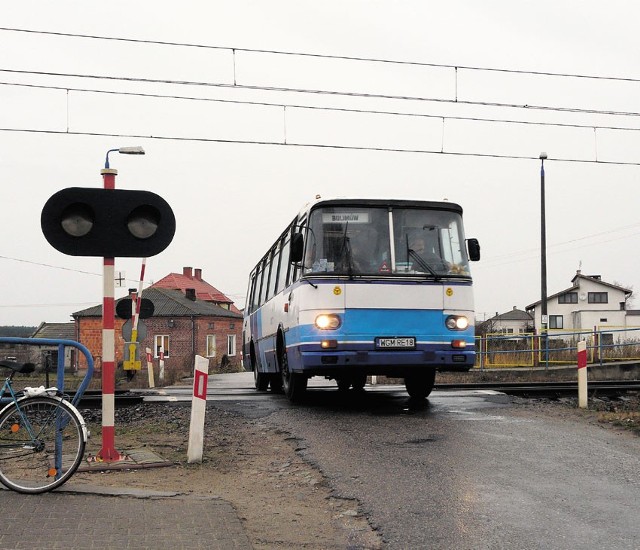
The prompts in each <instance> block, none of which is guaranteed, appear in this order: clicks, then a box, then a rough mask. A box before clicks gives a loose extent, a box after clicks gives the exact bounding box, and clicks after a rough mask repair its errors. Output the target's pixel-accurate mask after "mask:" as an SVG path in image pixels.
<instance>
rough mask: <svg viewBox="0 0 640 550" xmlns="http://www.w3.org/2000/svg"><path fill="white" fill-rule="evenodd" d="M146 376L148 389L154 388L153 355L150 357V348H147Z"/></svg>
mask: <svg viewBox="0 0 640 550" xmlns="http://www.w3.org/2000/svg"><path fill="white" fill-rule="evenodd" d="M147 375H148V376H149V387H150V388H155V387H156V383H155V382H154V380H153V355H151V348H147Z"/></svg>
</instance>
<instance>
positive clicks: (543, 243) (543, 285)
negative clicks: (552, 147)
mask: <svg viewBox="0 0 640 550" xmlns="http://www.w3.org/2000/svg"><path fill="white" fill-rule="evenodd" d="M546 159H547V153H545V152H542V153H540V325H541V329H542V332H543V335H544V358H545V359H544V363H545V368H547V367H548V366H549V345H548V344H549V341H548V331H547V329H548V323H549V317H548V315H547V230H546V212H545V196H544V161H545V160H546Z"/></svg>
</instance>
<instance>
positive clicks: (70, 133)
mask: <svg viewBox="0 0 640 550" xmlns="http://www.w3.org/2000/svg"><path fill="white" fill-rule="evenodd" d="M0 132H20V133H31V134H49V135H68V136H87V137H116V138H125V139H152V140H164V141H184V142H199V143H228V144H240V145H267V146H278V147H293V148H309V149H334V150H342V151H375V152H387V153H411V154H426V155H442V156H454V157H476V158H492V159H510V160H537V161H539V160H540V158H539V157H538V156H535V155H509V154H499V153H473V152H462V151H444V150H436V149H400V148H394V147H368V146H364V145H328V144H324V143H297V142H290V141H287V142H286V143H285V142H282V141H268V140H248V139H247V140H242V139H220V138H203V137H183V136H151V135H142V134H116V133H106V132H74V131H62V130H35V129H29V128H0ZM549 160H550V161H554V162H567V163H576V164H600V165H607V166H640V161H639V162H630V161H613V160H601V159H575V158H563V157H549Z"/></svg>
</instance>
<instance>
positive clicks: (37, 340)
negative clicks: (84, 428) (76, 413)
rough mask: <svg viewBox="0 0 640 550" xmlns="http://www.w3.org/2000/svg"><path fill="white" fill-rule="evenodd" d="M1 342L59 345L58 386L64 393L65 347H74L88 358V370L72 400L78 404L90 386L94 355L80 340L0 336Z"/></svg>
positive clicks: (27, 344) (28, 344)
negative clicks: (92, 355)
mask: <svg viewBox="0 0 640 550" xmlns="http://www.w3.org/2000/svg"><path fill="white" fill-rule="evenodd" d="M0 344H14V345H26V346H40V347H42V346H57V347H58V364H57V367H56V375H57V380H56V388H58V390H60V391H61V392H62V393H64V356H65V353H64V351H65V348H67V347H73V348H76V349H77V350H79V351H80V352H81V353H82V354H83V355H84V356H85V359H86V360H87V372H86V373H85V375H84V378H83V379H82V382H81V383H80V386H79V387H78V389H77V390H76V394H75V396H74V397H73V400H72V401H71V402H72V403H73V404H74V405H76V406H77V405H78V402H79V401H80V399H81V398H82V394H84V392H85V390H86V389H87V387H88V386H89V384H90V382H91V379H92V377H93V357H91V353H90V352H89V350H88V349H87V348H86V347H84V346H83V345H82V344H81V343H80V342H75V341H73V340H58V339H49V338H9V337H0Z"/></svg>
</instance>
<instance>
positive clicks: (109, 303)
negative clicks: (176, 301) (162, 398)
mask: <svg viewBox="0 0 640 550" xmlns="http://www.w3.org/2000/svg"><path fill="white" fill-rule="evenodd" d="M114 152H118V153H120V154H123V155H144V149H143V148H142V147H120V148H119V149H109V150H108V151H107V155H106V157H105V162H104V169H102V170H100V174H101V175H102V178H103V182H104V188H105V189H115V187H116V176H117V175H118V171H117V170H115V169H112V168H110V167H109V153H114ZM114 279H115V258H107V257H105V258H103V301H102V448H101V450H100V452H99V453H98V458H99V459H101V460H102V461H104V462H117V461H118V460H122V459H123V458H124V457H122V456H121V455H120V453H119V452H118V451H116V448H115V386H116V366H115V348H116V343H115V305H114V302H115V300H114V298H115V296H114V295H115V280H114Z"/></svg>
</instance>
